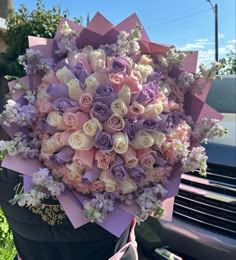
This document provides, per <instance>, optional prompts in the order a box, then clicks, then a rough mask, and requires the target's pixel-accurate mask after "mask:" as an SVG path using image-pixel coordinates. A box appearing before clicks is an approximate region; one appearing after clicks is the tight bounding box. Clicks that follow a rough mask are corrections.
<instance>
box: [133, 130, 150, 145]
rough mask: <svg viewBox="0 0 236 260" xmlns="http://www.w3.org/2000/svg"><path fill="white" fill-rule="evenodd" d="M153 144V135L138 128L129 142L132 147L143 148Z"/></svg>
mask: <svg viewBox="0 0 236 260" xmlns="http://www.w3.org/2000/svg"><path fill="white" fill-rule="evenodd" d="M153 144H154V138H153V136H152V135H151V134H149V133H148V132H147V131H145V130H139V131H138V132H137V133H136V135H135V138H134V140H133V141H132V143H131V145H132V146H133V148H134V149H145V148H148V147H151V146H152V145H153Z"/></svg>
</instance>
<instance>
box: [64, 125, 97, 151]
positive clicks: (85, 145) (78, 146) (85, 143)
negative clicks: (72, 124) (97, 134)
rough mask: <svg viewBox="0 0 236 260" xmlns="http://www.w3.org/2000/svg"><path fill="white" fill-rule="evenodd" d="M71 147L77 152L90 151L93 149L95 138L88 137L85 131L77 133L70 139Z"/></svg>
mask: <svg viewBox="0 0 236 260" xmlns="http://www.w3.org/2000/svg"><path fill="white" fill-rule="evenodd" d="M68 143H69V145H70V146H71V147H72V148H73V149H75V150H85V151H88V150H90V149H92V148H93V138H92V137H90V136H88V135H86V134H85V133H84V132H83V131H81V130H79V131H75V132H74V133H73V134H71V135H70V137H69V139H68Z"/></svg>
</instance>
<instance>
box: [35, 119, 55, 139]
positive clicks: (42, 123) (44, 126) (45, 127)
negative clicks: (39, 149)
mask: <svg viewBox="0 0 236 260" xmlns="http://www.w3.org/2000/svg"><path fill="white" fill-rule="evenodd" d="M36 127H38V128H39V129H40V130H42V131H43V132H45V133H48V134H50V135H53V134H55V133H56V132H57V131H58V129H57V128H56V127H53V126H50V125H49V124H48V122H47V120H46V119H45V118H40V119H39V120H38V121H37V123H36Z"/></svg>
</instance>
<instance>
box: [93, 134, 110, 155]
mask: <svg viewBox="0 0 236 260" xmlns="http://www.w3.org/2000/svg"><path fill="white" fill-rule="evenodd" d="M94 145H95V147H96V148H98V149H100V150H103V151H111V150H112V148H113V140H112V135H111V134H110V133H107V132H105V131H101V132H99V133H97V134H96V136H95V140H94Z"/></svg>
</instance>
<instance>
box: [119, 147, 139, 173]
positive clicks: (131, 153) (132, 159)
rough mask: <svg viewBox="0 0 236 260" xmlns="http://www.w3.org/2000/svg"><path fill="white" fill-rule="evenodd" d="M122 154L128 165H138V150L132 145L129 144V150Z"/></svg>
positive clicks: (130, 166) (131, 166)
mask: <svg viewBox="0 0 236 260" xmlns="http://www.w3.org/2000/svg"><path fill="white" fill-rule="evenodd" d="M121 156H122V157H123V159H124V160H125V166H126V167H128V168H133V167H135V166H137V164H138V158H137V153H136V150H135V149H134V148H133V147H132V146H129V148H128V150H127V152H126V153H123V154H121Z"/></svg>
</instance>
